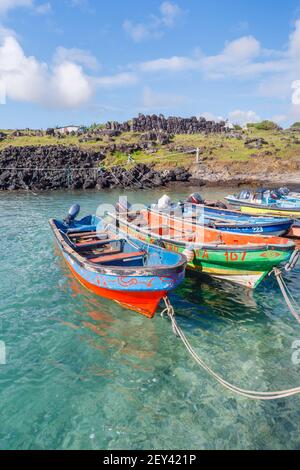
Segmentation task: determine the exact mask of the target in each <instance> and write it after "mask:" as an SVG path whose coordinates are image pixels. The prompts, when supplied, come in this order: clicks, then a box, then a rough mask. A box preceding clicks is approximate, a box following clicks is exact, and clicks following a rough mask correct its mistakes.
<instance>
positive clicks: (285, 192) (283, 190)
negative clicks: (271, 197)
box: [277, 188, 290, 196]
mask: <svg viewBox="0 0 300 470" xmlns="http://www.w3.org/2000/svg"><path fill="white" fill-rule="evenodd" d="M277 192H278V194H279V195H280V196H288V195H289V193H290V190H289V188H279V189H278V190H277Z"/></svg>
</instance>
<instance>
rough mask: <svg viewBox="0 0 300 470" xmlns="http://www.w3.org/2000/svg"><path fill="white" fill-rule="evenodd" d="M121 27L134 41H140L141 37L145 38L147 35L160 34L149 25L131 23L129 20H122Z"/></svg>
mask: <svg viewBox="0 0 300 470" xmlns="http://www.w3.org/2000/svg"><path fill="white" fill-rule="evenodd" d="M123 29H124V31H125V32H126V33H127V34H129V36H131V38H132V39H133V40H134V41H136V42H140V41H142V40H143V39H147V38H149V37H155V36H157V37H159V36H160V33H159V32H158V31H156V30H155V29H153V28H151V27H150V26H149V25H145V24H143V23H133V22H132V21H129V20H125V21H124V23H123Z"/></svg>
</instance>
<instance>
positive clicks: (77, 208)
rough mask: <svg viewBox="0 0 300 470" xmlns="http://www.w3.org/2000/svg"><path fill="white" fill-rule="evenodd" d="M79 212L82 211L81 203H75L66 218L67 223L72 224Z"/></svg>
mask: <svg viewBox="0 0 300 470" xmlns="http://www.w3.org/2000/svg"><path fill="white" fill-rule="evenodd" d="M79 212H80V205H79V204H73V206H71V207H70V209H69V212H68V215H67V217H66V218H65V219H64V222H65V224H66V225H70V224H71V223H72V222H74V220H75V219H76V217H77V216H78V214H79Z"/></svg>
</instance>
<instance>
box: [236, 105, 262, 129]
mask: <svg viewBox="0 0 300 470" xmlns="http://www.w3.org/2000/svg"><path fill="white" fill-rule="evenodd" d="M228 118H229V120H230V121H231V122H233V123H234V124H241V125H242V126H243V125H245V124H248V123H250V122H259V121H261V118H260V116H258V114H256V113H255V111H242V110H241V109H236V110H234V111H231V112H230V113H229V114H228Z"/></svg>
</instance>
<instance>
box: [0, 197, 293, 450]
mask: <svg viewBox="0 0 300 470" xmlns="http://www.w3.org/2000/svg"><path fill="white" fill-rule="evenodd" d="M191 191H192V188H188V189H187V190H185V191H184V190H183V189H180V190H179V191H177V193H176V192H175V190H173V191H172V192H173V194H174V195H175V194H176V196H177V197H178V198H181V197H184V196H186V195H187V194H189V193H190V192H191ZM228 191H229V188H227V189H224V190H220V191H216V190H213V189H209V190H205V191H203V193H205V195H206V196H207V197H220V196H222V195H224V194H225V193H228ZM169 193H171V191H169ZM117 195H118V193H117V192H106V193H97V192H65V193H63V192H56V193H48V194H40V195H38V196H34V195H33V194H30V193H29V194H24V193H22V194H21V193H20V194H4V193H3V194H0V238H1V242H2V243H1V245H2V254H1V264H0V340H2V341H5V343H6V348H7V364H6V365H2V366H1V365H0V418H1V426H0V448H1V449H113V450H115V449H176V448H177V449H237V448H239V449H271V448H272V449H285V448H286V449H299V448H300V432H299V431H300V420H299V418H300V398H297V397H296V398H290V399H287V400H280V401H278V402H263V403H262V402H256V401H250V400H247V399H244V398H239V397H236V396H234V395H232V394H230V393H229V392H227V391H226V390H224V389H223V388H221V386H219V385H217V384H216V383H215V382H213V381H212V379H211V378H210V377H208V376H207V375H206V373H205V372H203V371H202V370H201V369H199V368H198V366H197V365H196V364H194V362H193V361H192V360H191V359H190V358H189V356H188V355H187V353H186V351H185V349H184V347H183V345H182V343H181V342H180V341H179V340H178V339H176V338H175V337H174V336H173V334H172V331H171V327H170V324H169V322H168V321H167V320H166V319H162V318H160V316H159V315H157V316H156V317H155V319H154V320H152V321H150V320H148V319H146V318H144V317H142V316H140V315H138V314H135V313H133V312H131V311H128V310H125V309H123V308H122V307H120V306H119V305H117V304H115V303H113V302H111V301H108V300H104V299H101V298H99V297H96V296H94V295H93V294H91V293H89V292H88V291H86V290H85V289H84V288H83V287H81V285H79V284H78V283H77V282H76V281H75V280H74V279H73V278H72V277H71V276H70V274H69V272H68V270H67V269H66V268H65V266H64V264H63V262H62V260H61V258H60V257H58V256H57V251H56V250H55V245H54V242H53V238H52V234H51V232H50V228H49V226H48V224H47V221H48V219H49V218H50V217H53V216H55V217H63V216H64V215H65V214H66V212H67V210H68V208H69V206H70V205H71V204H72V203H74V202H79V203H80V204H81V207H82V211H81V213H82V214H85V213H90V212H95V210H96V208H97V206H98V204H99V203H100V202H104V201H106V202H112V201H115V199H116V197H117ZM160 195H161V191H143V192H134V193H131V196H130V198H131V200H132V201H134V200H135V201H138V202H150V201H152V200H153V199H154V198H156V197H158V196H160ZM299 275H300V267H298V268H297V269H296V270H295V271H294V272H293V273H291V274H289V275H286V276H285V278H286V280H287V283H288V285H289V287H290V289H291V290H292V292H293V294H294V295H295V297H296V299H297V300H298V302H300V292H299V285H300V283H299ZM171 301H172V304H173V305H174V307H175V311H176V314H177V318H178V322H179V324H180V326H181V327H182V328H183V330H184V331H185V333H186V335H187V337H188V338H189V339H190V341H191V342H192V344H193V345H194V346H195V348H196V350H197V351H198V352H199V353H200V355H201V356H202V358H203V359H205V360H206V361H207V362H208V363H209V364H210V365H211V366H213V368H214V369H216V370H217V371H218V372H220V373H222V374H223V376H224V377H225V378H227V379H228V380H230V381H232V382H233V383H235V384H236V385H239V386H243V387H249V388H252V389H253V388H254V389H259V390H266V389H280V388H287V386H289V387H290V386H298V385H299V383H300V376H299V372H300V366H297V365H294V364H293V363H292V360H291V356H292V353H293V350H292V343H293V341H295V340H300V327H299V326H298V325H297V323H296V322H295V320H294V319H293V318H292V317H291V315H290V314H289V312H288V310H287V307H286V305H285V303H284V301H283V299H282V297H281V294H280V291H279V288H278V287H277V283H276V281H274V279H271V278H269V279H266V280H265V281H264V283H263V284H262V285H261V286H260V287H259V289H258V290H257V291H256V292H250V291H247V290H244V289H243V288H240V287H237V286H233V285H231V284H226V283H222V282H218V281H212V280H210V279H209V278H204V277H200V276H199V275H189V276H188V277H187V279H186V281H185V282H184V284H183V285H182V286H181V287H179V288H178V289H177V290H176V291H175V292H174V293H173V294H172V295H171Z"/></svg>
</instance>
